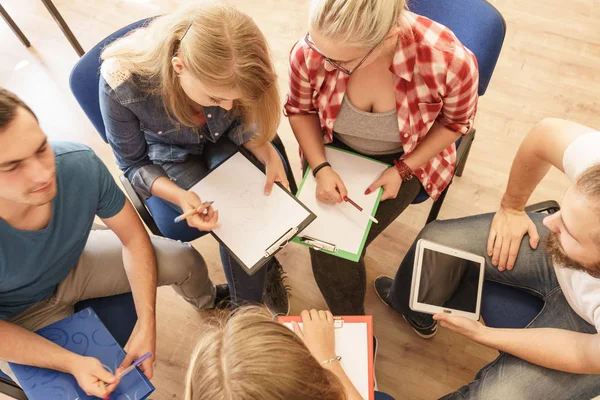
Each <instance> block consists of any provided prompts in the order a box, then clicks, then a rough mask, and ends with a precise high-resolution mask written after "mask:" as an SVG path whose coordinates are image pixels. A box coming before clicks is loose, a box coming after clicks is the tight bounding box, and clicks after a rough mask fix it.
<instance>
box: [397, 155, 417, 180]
mask: <svg viewBox="0 0 600 400" xmlns="http://www.w3.org/2000/svg"><path fill="white" fill-rule="evenodd" d="M394 165H395V166H396V169H397V170H398V173H399V174H400V178H402V182H406V181H409V180H411V179H412V177H413V176H414V173H413V171H412V170H411V169H410V167H409V166H408V165H406V163H405V162H404V161H402V160H394Z"/></svg>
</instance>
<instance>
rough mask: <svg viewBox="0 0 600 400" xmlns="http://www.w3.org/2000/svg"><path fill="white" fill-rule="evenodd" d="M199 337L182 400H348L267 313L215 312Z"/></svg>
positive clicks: (252, 309) (329, 374)
mask: <svg viewBox="0 0 600 400" xmlns="http://www.w3.org/2000/svg"><path fill="white" fill-rule="evenodd" d="M199 336H200V341H199V343H198V345H197V347H196V350H195V351H194V353H193V354H192V359H191V361H190V365H189V368H188V372H187V378H186V388H185V400H250V399H264V400H280V399H286V400H295V399H297V400H305V399H320V400H341V399H345V398H346V396H345V393H344V389H343V387H342V385H341V383H340V381H339V380H338V379H337V377H336V376H335V375H334V374H333V373H332V372H331V371H329V370H327V369H325V368H323V367H322V366H321V365H319V363H318V362H317V361H316V360H315V359H314V358H313V356H312V355H311V354H310V351H309V350H308V349H307V348H306V346H305V345H304V343H302V340H301V339H300V338H299V337H298V336H297V335H296V334H295V333H294V332H292V331H291V330H290V329H288V328H287V327H285V326H283V325H282V324H280V323H279V322H277V321H274V320H273V316H272V315H271V314H270V313H269V312H268V311H267V310H266V309H265V308H261V307H258V306H247V307H241V308H239V309H237V310H236V311H234V312H228V313H227V312H225V313H224V312H220V313H217V314H215V315H214V316H213V317H212V318H211V319H210V321H208V322H207V324H206V326H205V328H204V329H202V331H201V332H200V333H199Z"/></svg>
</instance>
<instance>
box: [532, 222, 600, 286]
mask: <svg viewBox="0 0 600 400" xmlns="http://www.w3.org/2000/svg"><path fill="white" fill-rule="evenodd" d="M543 246H544V250H546V253H548V255H549V256H550V258H551V259H552V263H553V264H554V265H556V266H558V267H560V268H567V269H572V270H575V271H581V272H585V273H586V274H589V275H591V276H593V277H594V278H600V263H595V264H593V265H590V266H587V267H586V266H584V265H583V264H581V263H579V262H577V261H575V260H573V259H572V258H570V257H569V256H567V254H566V253H565V250H564V249H563V247H562V246H561V244H560V240H559V239H558V234H556V233H554V232H550V233H549V234H548V236H546V238H545V239H544V243H543Z"/></svg>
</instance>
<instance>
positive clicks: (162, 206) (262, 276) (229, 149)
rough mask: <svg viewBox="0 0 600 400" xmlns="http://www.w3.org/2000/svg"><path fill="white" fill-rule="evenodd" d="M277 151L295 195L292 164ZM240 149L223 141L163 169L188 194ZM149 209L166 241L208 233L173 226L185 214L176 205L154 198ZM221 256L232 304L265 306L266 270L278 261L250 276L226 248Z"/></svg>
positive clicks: (185, 239) (280, 151)
mask: <svg viewBox="0 0 600 400" xmlns="http://www.w3.org/2000/svg"><path fill="white" fill-rule="evenodd" d="M278 147H279V146H276V147H275V148H276V150H277V152H278V153H279V156H280V157H281V159H282V161H283V165H284V167H285V168H286V173H287V178H288V180H289V182H290V189H291V190H292V192H294V190H296V183H295V181H294V177H293V174H292V173H291V170H290V167H289V165H290V164H289V160H288V159H287V155H286V154H285V150H284V149H283V148H282V147H281V148H278ZM238 149H239V148H238V147H237V145H235V144H234V143H233V142H231V141H229V140H225V138H223V139H221V140H219V141H218V142H217V143H214V144H212V143H211V144H208V145H207V146H205V149H204V152H203V154H202V155H200V156H190V157H189V158H188V160H186V161H185V162H182V163H164V164H162V165H161V166H162V167H163V169H164V170H165V171H166V173H167V175H168V176H169V177H170V178H171V180H173V182H175V183H176V184H177V185H179V186H180V187H182V188H184V189H186V190H187V189H189V188H191V187H192V186H193V185H195V184H196V183H197V182H198V181H200V180H201V179H202V178H203V177H204V176H206V175H207V174H208V173H209V172H210V171H211V170H212V169H213V168H215V167H216V166H217V165H218V164H219V163H220V162H222V161H223V160H225V159H226V158H227V157H229V156H230V155H231V154H233V153H235V152H236V151H238ZM146 205H147V206H148V209H149V210H150V213H151V214H152V217H153V218H154V221H155V222H156V225H157V226H158V229H160V231H161V233H162V234H163V235H164V236H165V237H168V238H170V239H174V240H181V241H182V242H190V241H192V240H195V239H197V238H199V237H201V236H204V235H206V234H207V233H208V232H202V231H199V230H197V229H195V228H191V227H189V226H188V225H187V224H186V223H185V222H181V223H179V224H175V223H173V219H175V217H176V216H178V215H180V214H181V213H182V211H181V209H180V208H179V207H178V206H177V205H175V204H171V203H169V202H168V201H165V200H163V199H160V198H158V197H156V196H152V197H150V198H149V199H148V200H146ZM220 253H221V262H222V263H223V270H224V272H225V277H226V279H227V284H228V286H229V290H230V294H231V300H232V301H234V302H253V303H260V302H262V297H263V291H264V286H265V280H266V277H267V270H268V268H269V266H270V265H271V263H274V262H276V260H275V259H271V260H270V261H269V263H267V265H265V266H264V267H263V268H261V269H260V270H258V271H257V272H256V273H254V275H248V273H247V272H246V271H245V270H244V269H243V268H242V266H240V265H239V264H238V263H237V262H236V261H235V260H234V259H233V258H231V256H230V255H229V253H228V252H227V250H225V248H224V247H223V246H220Z"/></svg>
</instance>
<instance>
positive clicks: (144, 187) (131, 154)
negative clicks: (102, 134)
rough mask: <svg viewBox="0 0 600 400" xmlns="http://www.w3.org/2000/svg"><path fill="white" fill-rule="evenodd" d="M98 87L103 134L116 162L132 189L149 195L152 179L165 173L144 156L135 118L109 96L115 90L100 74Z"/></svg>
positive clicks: (141, 136) (141, 135)
mask: <svg viewBox="0 0 600 400" xmlns="http://www.w3.org/2000/svg"><path fill="white" fill-rule="evenodd" d="M99 89H100V90H99V91H100V110H101V112H102V119H103V120H104V126H105V129H106V138H107V139H108V143H109V144H110V147H111V148H112V150H113V153H114V154H115V157H116V158H117V165H118V166H119V168H120V169H121V170H122V171H123V172H124V173H125V176H126V177H127V179H128V180H129V181H130V182H131V184H132V185H133V187H134V188H135V190H136V192H138V193H139V194H141V195H142V196H143V197H144V198H145V199H147V198H149V197H150V196H152V194H151V193H150V188H151V187H152V184H153V183H154V181H155V180H156V179H157V178H159V177H161V176H164V177H166V176H167V174H166V172H165V171H164V169H163V168H162V167H161V166H160V165H156V164H153V163H152V161H151V160H150V158H149V157H148V143H147V142H146V139H145V137H144V133H143V132H142V130H141V129H140V121H139V119H138V118H137V116H136V115H135V114H134V113H133V112H132V111H131V110H130V109H128V108H127V107H125V106H123V105H122V104H121V103H120V102H119V101H117V100H116V99H115V98H114V97H113V96H116V94H115V93H114V91H113V90H112V89H111V88H110V86H109V85H108V83H106V81H105V80H104V78H103V77H102V76H100V88H99Z"/></svg>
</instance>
